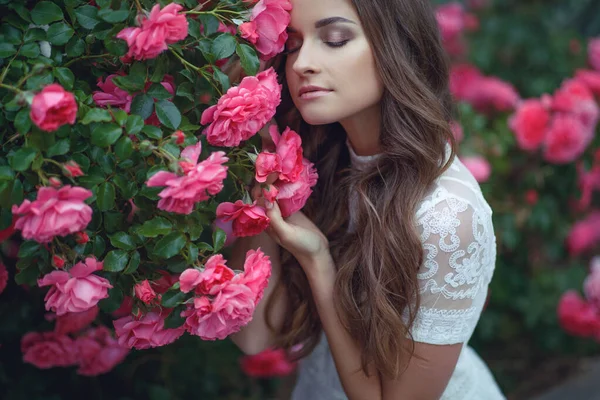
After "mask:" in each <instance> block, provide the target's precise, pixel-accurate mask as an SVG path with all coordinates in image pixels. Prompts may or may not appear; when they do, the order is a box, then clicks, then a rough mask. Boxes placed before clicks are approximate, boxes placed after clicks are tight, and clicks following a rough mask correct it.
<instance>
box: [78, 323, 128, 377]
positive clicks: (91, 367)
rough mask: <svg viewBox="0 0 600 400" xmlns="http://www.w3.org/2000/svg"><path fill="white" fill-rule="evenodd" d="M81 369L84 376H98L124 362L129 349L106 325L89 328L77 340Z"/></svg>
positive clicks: (79, 372) (80, 373)
mask: <svg viewBox="0 0 600 400" xmlns="http://www.w3.org/2000/svg"><path fill="white" fill-rule="evenodd" d="M75 344H76V346H77V351H78V364H79V369H78V370H77V373H78V374H79V375H84V376H97V375H101V374H105V373H107V372H109V371H111V370H112V369H113V368H114V367H115V366H117V365H118V364H120V363H121V362H123V360H125V357H127V354H128V353H129V349H128V348H127V347H124V346H121V345H120V344H119V342H118V341H117V339H115V338H113V337H112V335H111V332H110V330H109V329H108V328H106V327H105V326H101V327H99V328H93V329H89V330H88V331H87V332H85V333H84V334H83V335H82V336H79V337H78V338H77V339H76V340H75Z"/></svg>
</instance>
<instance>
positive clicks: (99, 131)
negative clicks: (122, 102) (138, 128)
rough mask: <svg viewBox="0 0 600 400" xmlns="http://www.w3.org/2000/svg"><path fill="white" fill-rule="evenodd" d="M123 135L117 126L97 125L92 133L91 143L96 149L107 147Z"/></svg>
mask: <svg viewBox="0 0 600 400" xmlns="http://www.w3.org/2000/svg"><path fill="white" fill-rule="evenodd" d="M122 133H123V129H122V128H121V127H120V126H119V125H117V124H102V125H98V126H97V127H96V128H95V129H94V130H93V131H92V137H91V142H92V144H94V145H96V146H98V147H108V146H110V145H112V144H113V143H115V142H116V141H117V140H118V139H119V138H120V137H121V134H122Z"/></svg>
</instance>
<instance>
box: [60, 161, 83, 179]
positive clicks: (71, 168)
mask: <svg viewBox="0 0 600 400" xmlns="http://www.w3.org/2000/svg"><path fill="white" fill-rule="evenodd" d="M64 168H65V170H67V176H70V177H72V178H76V177H78V176H83V175H84V174H83V171H82V170H81V167H80V166H79V164H77V163H76V162H75V161H73V160H71V161H69V162H67V163H66V164H64Z"/></svg>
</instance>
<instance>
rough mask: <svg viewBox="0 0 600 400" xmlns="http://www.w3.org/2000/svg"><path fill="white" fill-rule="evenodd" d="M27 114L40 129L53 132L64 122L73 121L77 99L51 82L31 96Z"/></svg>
mask: <svg viewBox="0 0 600 400" xmlns="http://www.w3.org/2000/svg"><path fill="white" fill-rule="evenodd" d="M29 116H30V117H31V121H32V122H33V123H34V124H36V125H37V126H38V128H40V129H41V130H43V131H46V132H53V131H55V130H57V129H58V128H60V127H61V126H63V125H65V124H71V125H73V124H74V123H75V119H76V118H77V101H76V100H75V96H74V95H73V93H71V92H67V91H66V90H65V89H63V87H62V86H60V85H59V84H57V83H52V84H50V85H47V86H45V87H44V88H43V89H42V91H41V92H39V93H38V94H36V95H35V96H33V101H32V103H31V112H30V113H29Z"/></svg>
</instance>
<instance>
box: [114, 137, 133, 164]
mask: <svg viewBox="0 0 600 400" xmlns="http://www.w3.org/2000/svg"><path fill="white" fill-rule="evenodd" d="M131 153H133V143H132V142H131V139H129V137H128V136H123V137H122V138H121V139H119V140H118V141H117V144H115V154H116V155H117V157H119V158H120V159H121V160H127V159H128V158H129V156H131Z"/></svg>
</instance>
